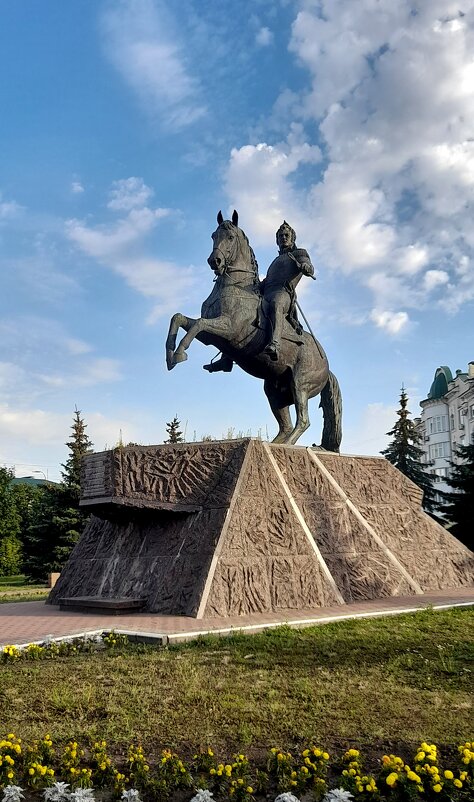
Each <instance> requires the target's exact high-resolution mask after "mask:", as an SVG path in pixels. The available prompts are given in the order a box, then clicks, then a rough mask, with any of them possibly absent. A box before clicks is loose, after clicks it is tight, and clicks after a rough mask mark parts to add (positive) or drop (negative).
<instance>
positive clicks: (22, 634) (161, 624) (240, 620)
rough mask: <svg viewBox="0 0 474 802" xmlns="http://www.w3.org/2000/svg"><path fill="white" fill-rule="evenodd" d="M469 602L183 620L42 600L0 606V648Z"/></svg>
mask: <svg viewBox="0 0 474 802" xmlns="http://www.w3.org/2000/svg"><path fill="white" fill-rule="evenodd" d="M461 605H474V587H466V588H456V589H454V590H444V591H438V592H437V593H427V594H425V595H423V596H397V597H390V598H388V599H378V600H376V601H370V602H359V603H358V604H344V605H340V606H335V607H318V608H315V609H312V610H297V611H295V610H284V611H281V612H280V613H269V614H258V615H246V616H239V617H234V618H207V619H206V618H201V619H199V620H198V619H196V618H188V617H186V616H163V615H156V614H153V613H135V614H133V615H123V616H122V615H120V616H117V615H110V614H107V613H105V614H102V615H101V614H88V613H79V612H69V611H68V612H66V611H60V610H59V608H58V607H52V606H51V605H47V604H45V602H42V601H38V602H16V603H11V604H0V646H4V645H5V644H7V643H8V644H17V645H19V644H25V643H31V642H32V641H41V640H44V638H46V637H47V636H51V637H53V638H61V637H67V636H68V635H81V634H83V633H86V632H97V631H99V632H101V631H103V630H105V631H110V630H111V629H115V630H116V631H120V632H127V633H129V634H137V635H139V636H141V638H144V639H146V638H147V637H148V638H150V639H153V640H155V639H157V640H161V641H162V642H165V643H166V642H168V641H178V640H187V639H189V638H195V637H197V636H198V635H199V634H204V633H208V632H215V633H221V634H226V633H228V632H230V631H232V630H243V631H250V632H254V631H258V630H261V629H265V628H267V627H274V626H279V625H281V624H290V625H291V626H309V625H310V624H325V623H328V622H332V621H338V620H339V621H340V620H345V619H351V618H372V617H375V616H380V615H396V614H399V613H405V612H410V611H415V610H422V609H423V608H425V607H427V606H432V607H434V608H435V609H437V608H446V607H456V606H461Z"/></svg>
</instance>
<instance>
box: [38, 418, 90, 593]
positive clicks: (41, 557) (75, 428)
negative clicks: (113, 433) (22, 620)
mask: <svg viewBox="0 0 474 802" xmlns="http://www.w3.org/2000/svg"><path fill="white" fill-rule="evenodd" d="M86 428H87V427H86V424H85V423H84V420H83V419H82V418H81V412H80V410H78V409H77V407H76V409H75V410H74V419H73V423H72V426H71V429H72V435H71V437H70V438H69V440H68V442H67V443H66V446H67V448H68V449H69V456H68V458H67V460H66V462H65V463H64V464H63V465H62V466H61V467H62V468H63V471H62V482H61V484H59V485H52V484H51V485H46V486H45V487H44V488H43V492H42V494H41V496H40V497H39V498H38V500H37V503H36V508H35V510H34V516H33V518H34V520H33V523H32V524H31V525H30V526H29V528H28V531H27V533H26V535H25V541H24V549H25V560H24V569H25V573H27V574H28V576H30V577H32V578H34V579H44V578H45V577H46V575H47V574H48V573H50V572H51V571H60V570H61V568H62V567H63V565H64V564H65V562H66V561H67V559H68V557H69V554H70V553H71V551H72V549H73V547H74V545H75V544H76V543H77V541H78V540H79V537H80V535H81V533H82V530H83V529H84V526H85V524H86V522H87V519H88V517H89V516H88V515H87V514H86V513H84V512H82V510H81V509H80V507H79V499H80V495H81V458H82V456H83V455H84V454H88V453H90V452H91V450H92V442H91V440H90V439H89V437H88V435H87V434H86V431H85V430H86Z"/></svg>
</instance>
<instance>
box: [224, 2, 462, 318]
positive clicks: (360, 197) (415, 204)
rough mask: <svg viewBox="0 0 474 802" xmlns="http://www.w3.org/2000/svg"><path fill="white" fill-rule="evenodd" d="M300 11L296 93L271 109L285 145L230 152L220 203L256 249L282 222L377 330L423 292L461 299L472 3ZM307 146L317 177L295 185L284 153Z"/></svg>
mask: <svg viewBox="0 0 474 802" xmlns="http://www.w3.org/2000/svg"><path fill="white" fill-rule="evenodd" d="M461 8H462V10H461ZM300 9H301V10H300V11H299V13H298V14H297V16H296V18H295V21H294V23H293V26H292V35H291V42H290V49H291V51H292V52H293V53H294V55H295V57H296V58H297V59H298V60H299V62H300V64H301V65H302V66H303V67H304V68H305V69H306V70H307V72H308V75H309V78H310V86H309V87H307V88H306V90H304V91H301V92H300V93H299V96H298V97H296V96H295V93H294V92H292V93H291V94H290V97H289V96H288V91H289V90H288V89H285V90H284V92H283V93H282V95H281V96H280V98H279V99H278V100H277V101H276V103H275V107H274V115H278V114H280V127H281V126H283V125H284V124H285V121H286V120H288V119H293V121H295V120H297V121H299V122H300V129H299V137H298V140H296V142H295V141H294V140H293V141H292V142H291V143H290V137H289V138H288V140H287V142H283V143H282V142H279V143H276V144H273V143H271V141H268V140H267V142H266V143H261V144H260V145H257V146H255V145H244V146H243V147H240V148H239V149H238V150H237V149H234V150H233V151H232V153H231V156H230V160H229V164H228V169H227V173H226V189H227V193H228V196H229V199H230V200H231V202H232V203H236V204H237V203H238V204H240V207H241V208H244V206H245V207H246V208H250V213H249V217H252V216H253V217H254V218H255V222H254V223H253V228H254V231H253V232H252V231H251V232H250V233H251V234H252V233H255V235H256V236H257V235H258V237H257V244H258V241H259V240H260V241H261V242H263V241H265V243H266V244H269V243H270V238H271V241H272V242H273V236H274V231H275V223H276V222H277V219H281V218H282V217H286V218H289V217H291V221H293V223H292V224H293V225H294V226H295V228H296V229H297V232H298V235H299V241H300V242H301V243H302V244H304V245H305V246H306V247H311V248H312V249H314V252H315V257H314V258H315V261H317V262H319V263H322V265H323V266H324V268H328V267H330V268H332V269H333V270H336V271H343V272H344V273H347V274H353V275H354V277H355V278H356V280H358V281H359V282H360V283H362V284H363V285H365V286H367V287H369V288H370V289H371V291H372V292H373V294H374V298H373V301H372V307H373V309H374V310H375V311H373V312H372V313H371V314H370V319H371V320H372V321H373V322H374V323H375V325H377V326H379V327H381V328H382V329H383V330H384V331H386V332H387V333H390V334H394V333H398V332H399V331H401V330H402V329H404V328H405V327H406V325H407V322H408V315H407V313H406V312H405V311H403V308H404V307H411V308H414V307H417V308H423V307H424V306H425V305H426V304H427V302H428V300H429V301H430V303H433V293H436V294H435V295H434V303H436V304H438V305H439V306H441V307H443V308H444V309H448V310H450V311H455V310H456V309H458V308H459V306H460V305H461V304H462V303H465V302H469V301H470V300H472V299H473V298H474V274H473V269H472V264H473V262H472V256H473V252H474V227H473V225H472V219H473V197H474V196H473V187H474V143H473V138H472V131H473V130H474V92H473V91H472V87H473V85H474V58H473V55H472V54H473V52H474V2H473V0H465V1H464V2H463V3H462V4H461V7H459V4H458V3H456V2H455V1H454V0H431V2H430V3H418V2H417V3H415V4H413V3H411V2H408V0H400V2H397V3H394V2H393V0H378V1H377V2H376V3H374V0H360V2H357V3H354V2H353V0H321V2H319V3H314V2H312V0H301V3H300ZM289 114H292V115H293V116H292V117H289ZM294 124H295V123H294V122H293V123H292V126H293V128H294ZM301 124H303V125H304V126H305V129H304V130H303V129H302V128H301ZM314 126H316V127H317V130H318V136H317V137H312V136H311V135H310V134H309V133H308V132H309V131H311V130H312V129H314ZM290 131H291V129H290ZM305 131H306V133H305ZM321 140H322V141H323V145H324V147H323V148H322V150H323V154H324V162H323V164H322V169H321V173H320V175H319V176H317V175H316V176H314V177H312V178H311V179H310V181H309V183H310V186H309V187H307V188H306V189H305V190H303V189H302V188H301V181H300V180H299V176H298V170H299V168H300V166H302V165H304V163H305V158H304V156H303V157H301V155H300V156H298V155H297V154H298V150H297V148H298V146H299V147H301V142H304V143H305V145H306V147H307V148H311V146H313V147H314V144H315V142H317V143H319V142H320V141H321ZM300 154H301V152H300ZM292 157H293V158H292ZM237 208H239V206H237ZM291 221H290V222H291ZM464 257H466V258H467V259H468V260H469V266H468V268H466V270H465V271H464V272H462V273H461V272H460V270H459V265H460V264H461V260H462V259H463V258H464ZM440 289H443V292H442V293H441V292H440ZM391 294H392V297H390V296H391ZM394 310H395V311H394Z"/></svg>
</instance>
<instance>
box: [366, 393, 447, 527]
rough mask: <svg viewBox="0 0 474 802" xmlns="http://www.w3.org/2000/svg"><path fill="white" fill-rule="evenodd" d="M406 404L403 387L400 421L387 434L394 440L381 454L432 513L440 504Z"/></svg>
mask: <svg viewBox="0 0 474 802" xmlns="http://www.w3.org/2000/svg"><path fill="white" fill-rule="evenodd" d="M407 405H408V397H407V394H406V392H405V388H404V387H402V389H401V392H400V408H399V409H398V411H397V415H398V420H397V422H396V423H395V425H394V427H393V429H390V431H389V432H387V435H388V436H389V437H393V440H392V442H391V443H390V444H389V445H388V446H387V448H385V449H384V450H383V451H381V452H380V453H381V454H383V456H384V457H386V459H388V461H389V462H391V463H392V465H395V467H396V468H398V470H399V471H401V472H402V473H403V474H405V476H407V477H408V479H411V481H412V482H414V483H415V484H416V485H418V487H419V488H420V489H421V490H423V507H424V509H425V510H426V511H427V512H431V513H432V512H435V510H436V509H437V507H438V503H437V502H436V500H435V497H436V491H435V489H434V487H433V482H434V479H433V476H432V475H431V474H430V473H428V471H426V470H425V467H424V466H423V464H422V457H423V454H424V452H423V449H422V448H420V446H419V444H420V443H421V441H422V437H421V435H420V434H418V432H417V431H416V428H415V424H414V423H413V421H412V420H411V419H410V418H409V415H410V414H411V413H410V412H409V410H408V409H407Z"/></svg>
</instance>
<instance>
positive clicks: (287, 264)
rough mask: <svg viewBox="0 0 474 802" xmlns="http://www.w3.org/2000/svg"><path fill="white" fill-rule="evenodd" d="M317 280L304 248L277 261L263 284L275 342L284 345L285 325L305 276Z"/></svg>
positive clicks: (272, 337)
mask: <svg viewBox="0 0 474 802" xmlns="http://www.w3.org/2000/svg"><path fill="white" fill-rule="evenodd" d="M302 275H305V276H313V275H314V267H313V265H312V264H311V260H310V258H309V255H308V252H307V251H305V250H304V248H291V249H290V250H288V251H285V252H284V253H281V254H279V256H277V257H276V259H274V260H273V262H272V263H271V265H270V267H269V268H268V272H267V275H266V278H265V279H264V281H263V282H262V291H263V297H264V299H265V312H266V314H267V315H268V317H269V319H270V326H271V340H272V343H273V344H274V345H275V346H276V347H277V348H278V347H279V345H280V340H281V335H282V329H283V321H284V319H285V317H286V316H287V315H288V313H289V312H290V309H291V306H292V304H293V302H294V298H295V288H296V286H297V284H298V282H299V281H300V279H301V276H302Z"/></svg>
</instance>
